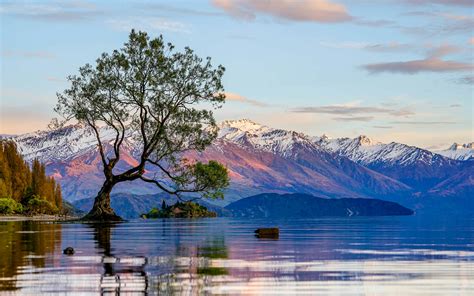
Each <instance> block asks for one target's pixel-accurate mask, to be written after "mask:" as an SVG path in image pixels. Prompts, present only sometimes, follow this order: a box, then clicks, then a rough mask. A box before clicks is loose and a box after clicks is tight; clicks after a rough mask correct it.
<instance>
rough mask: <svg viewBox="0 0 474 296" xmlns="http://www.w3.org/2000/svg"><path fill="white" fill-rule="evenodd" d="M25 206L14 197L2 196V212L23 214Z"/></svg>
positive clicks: (0, 207)
mask: <svg viewBox="0 0 474 296" xmlns="http://www.w3.org/2000/svg"><path fill="white" fill-rule="evenodd" d="M22 212H23V206H22V205H21V203H17V202H16V201H15V200H14V199H12V198H0V214H4V215H11V214H21V213H22Z"/></svg>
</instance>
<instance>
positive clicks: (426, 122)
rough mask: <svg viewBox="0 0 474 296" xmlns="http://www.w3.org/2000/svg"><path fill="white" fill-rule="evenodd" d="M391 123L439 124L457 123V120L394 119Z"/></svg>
mask: <svg viewBox="0 0 474 296" xmlns="http://www.w3.org/2000/svg"><path fill="white" fill-rule="evenodd" d="M390 123H391V124H408V125H437V124H457V122H455V121H392V122H390Z"/></svg>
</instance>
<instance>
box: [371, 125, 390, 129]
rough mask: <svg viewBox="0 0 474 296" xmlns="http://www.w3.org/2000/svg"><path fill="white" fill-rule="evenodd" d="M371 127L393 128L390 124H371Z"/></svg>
mask: <svg viewBox="0 0 474 296" xmlns="http://www.w3.org/2000/svg"><path fill="white" fill-rule="evenodd" d="M372 127H373V128H381V129H389V128H393V126H390V125H373V126H372Z"/></svg>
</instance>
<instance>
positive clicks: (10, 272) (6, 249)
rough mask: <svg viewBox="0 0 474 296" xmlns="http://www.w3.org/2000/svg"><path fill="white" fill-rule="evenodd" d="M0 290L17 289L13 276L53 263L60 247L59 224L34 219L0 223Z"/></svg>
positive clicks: (15, 277)
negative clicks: (39, 221)
mask: <svg viewBox="0 0 474 296" xmlns="http://www.w3.org/2000/svg"><path fill="white" fill-rule="evenodd" d="M0 229H1V230H2V231H1V232H0V279H1V280H0V291H8V290H17V289H18V287H17V277H18V276H19V275H21V274H26V273H29V272H30V271H31V270H32V269H38V268H44V267H46V266H54V265H55V264H56V263H57V262H55V261H57V259H56V258H55V257H54V256H51V255H52V254H54V253H55V251H58V250H59V249H60V248H61V225H60V224H56V223H44V222H41V223H38V222H34V221H7V222H0Z"/></svg>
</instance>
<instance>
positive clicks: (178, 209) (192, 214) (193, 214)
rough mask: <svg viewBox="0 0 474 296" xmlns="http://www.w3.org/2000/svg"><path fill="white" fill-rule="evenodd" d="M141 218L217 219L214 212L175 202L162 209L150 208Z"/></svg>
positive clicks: (192, 203)
mask: <svg viewBox="0 0 474 296" xmlns="http://www.w3.org/2000/svg"><path fill="white" fill-rule="evenodd" d="M141 217H142V218H201V217H217V214H216V213H215V212H211V211H209V210H208V209H207V208H206V207H204V206H201V205H199V204H197V203H195V202H179V201H178V202H176V203H175V204H174V205H172V206H166V204H165V205H164V206H162V209H161V210H159V209H157V208H152V209H151V210H150V212H148V213H147V214H143V215H142V216H141Z"/></svg>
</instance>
